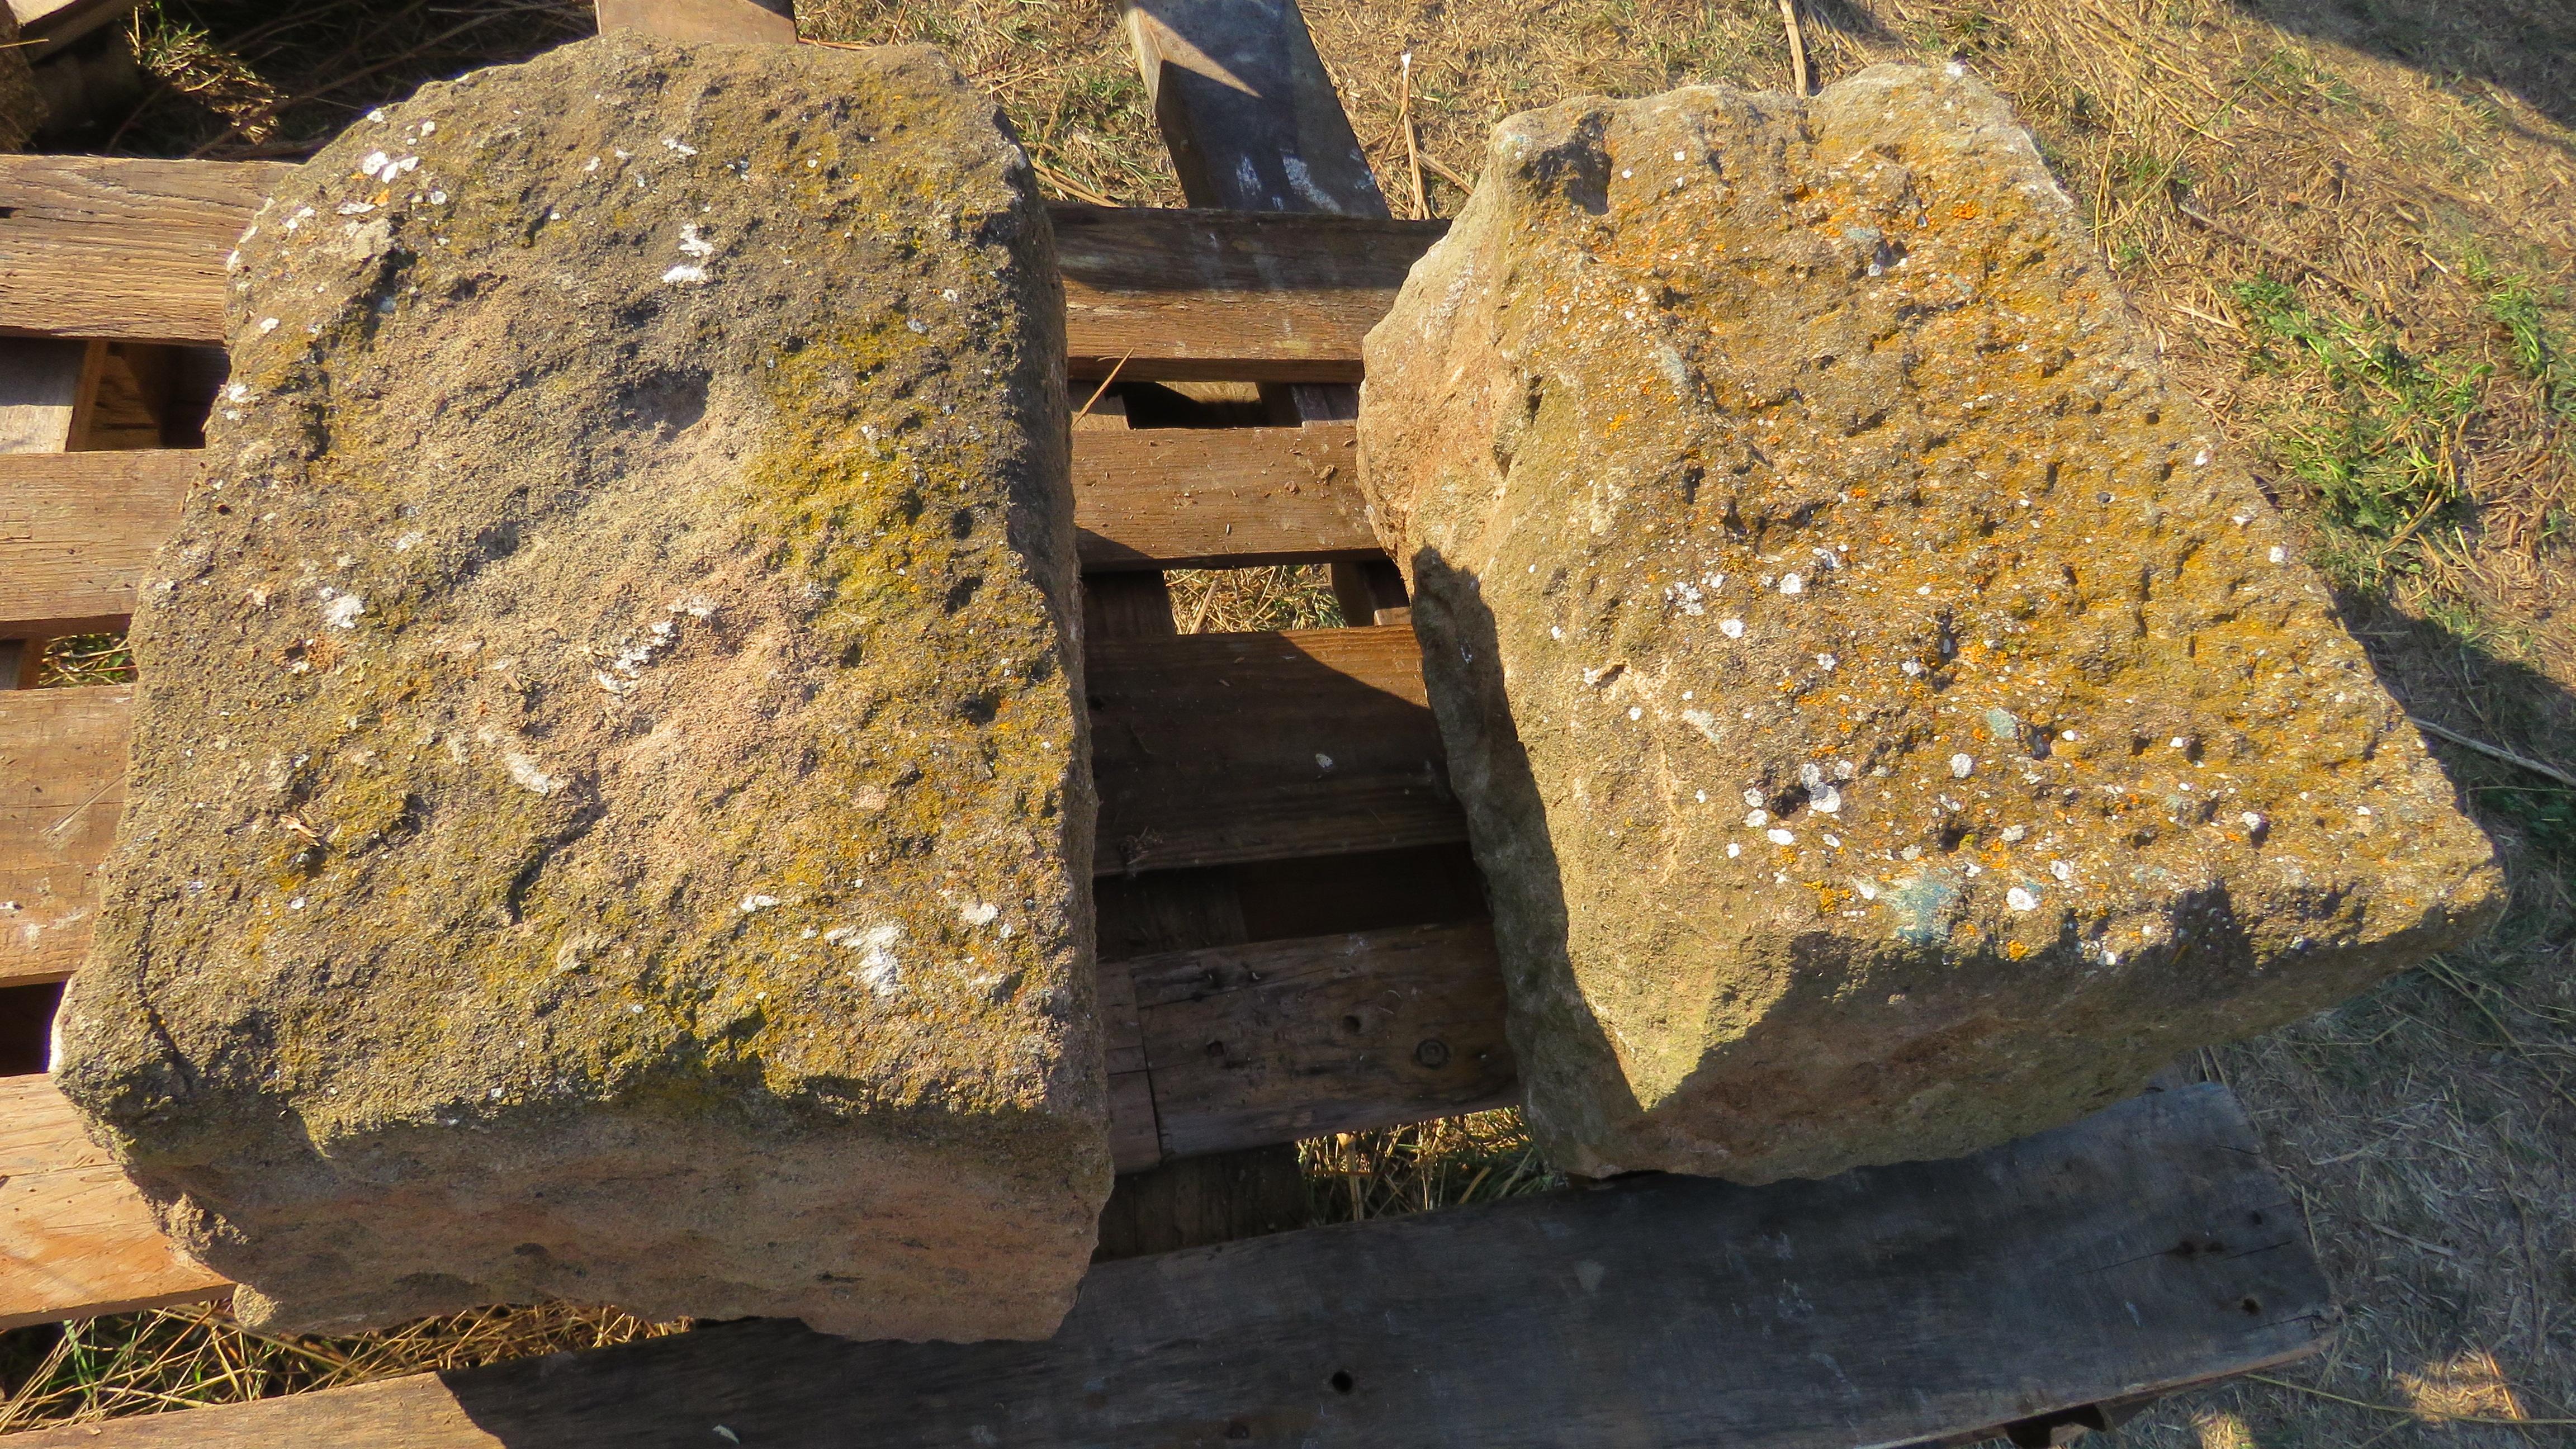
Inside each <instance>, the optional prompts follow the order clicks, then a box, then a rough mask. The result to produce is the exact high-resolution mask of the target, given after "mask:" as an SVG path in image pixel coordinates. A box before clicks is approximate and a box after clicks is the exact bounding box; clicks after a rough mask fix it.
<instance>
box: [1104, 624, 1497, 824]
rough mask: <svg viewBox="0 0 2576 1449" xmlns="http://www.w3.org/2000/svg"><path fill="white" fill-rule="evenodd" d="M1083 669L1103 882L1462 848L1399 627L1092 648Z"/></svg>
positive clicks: (1414, 663)
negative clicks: (1190, 869) (1237, 865)
mask: <svg viewBox="0 0 2576 1449" xmlns="http://www.w3.org/2000/svg"><path fill="white" fill-rule="evenodd" d="M1089 658H1090V662H1089V666H1088V667H1089V675H1088V678H1087V679H1086V681H1085V683H1086V687H1087V688H1088V689H1089V691H1090V694H1091V701H1092V732H1091V758H1092V773H1093V775H1094V776H1095V777H1096V778H1097V779H1098V780H1099V781H1100V833H1099V845H1098V850H1099V862H1098V868H1099V870H1100V871H1101V872H1102V873H1103V874H1109V873H1112V872H1116V871H1122V870H1159V869H1169V868H1174V867H1180V866H1191V865H1214V864H1220V863H1223V862H1227V861H1238V860H1269V859H1279V858H1283V857H1289V856H1300V855H1336V854H1342V853H1346V852H1351V851H1362V850H1386V849H1392V848H1395V847H1397V846H1405V845H1428V844H1436V843H1441V842H1447V841H1455V840H1463V839H1465V838H1466V821H1465V817H1464V816H1462V815H1461V814H1460V813H1459V810H1458V804H1457V800H1456V798H1455V797H1454V796H1452V795H1451V794H1450V792H1449V785H1448V778H1447V775H1446V773H1445V770H1446V767H1445V765H1444V764H1443V762H1442V757H1441V752H1440V732H1439V727H1438V726H1437V725H1436V724H1435V723H1434V722H1433V721H1432V718H1431V709H1430V705H1429V703H1428V700H1427V697H1426V696H1425V694H1424V692H1423V686H1422V661H1421V655H1420V651H1419V649H1418V647H1417V646H1416V644H1415V643H1414V639H1413V631H1412V629H1411V628H1410V627H1406V626H1402V625H1398V626H1394V627H1388V628H1367V629H1303V630H1292V631H1289V632H1286V633H1278V634H1192V635H1186V636H1183V637H1181V638H1177V639H1167V640H1158V641H1152V642H1136V643H1128V642H1119V641H1102V642H1100V643H1097V644H1095V645H1093V646H1092V648H1091V650H1090V655H1089Z"/></svg>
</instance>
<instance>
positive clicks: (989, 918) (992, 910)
mask: <svg viewBox="0 0 2576 1449" xmlns="http://www.w3.org/2000/svg"><path fill="white" fill-rule="evenodd" d="M1001 914H1002V908H1001V907H1000V906H997V905H995V904H993V903H992V902H991V901H977V902H975V903H974V904H973V905H970V906H964V907H960V908H959V910H958V912H957V919H958V920H959V921H961V922H963V923H965V924H966V925H969V926H989V925H991V924H993V922H994V921H995V920H996V919H998V918H999V917H1000V916H1001Z"/></svg>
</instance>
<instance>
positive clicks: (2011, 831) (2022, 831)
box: [2004, 825, 2030, 845]
mask: <svg viewBox="0 0 2576 1449" xmlns="http://www.w3.org/2000/svg"><path fill="white" fill-rule="evenodd" d="M2028 834H2030V827H2029V826H2027V825H2007V826H2005V827H2004V844H2006V845H2019V844H2021V839H2022V837H2023V836H2025V835H2028Z"/></svg>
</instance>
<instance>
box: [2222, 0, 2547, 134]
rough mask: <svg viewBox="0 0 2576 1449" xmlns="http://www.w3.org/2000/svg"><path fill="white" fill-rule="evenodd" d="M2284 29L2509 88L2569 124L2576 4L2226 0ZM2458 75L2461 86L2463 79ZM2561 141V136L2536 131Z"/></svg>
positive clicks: (2472, 85)
mask: <svg viewBox="0 0 2576 1449" xmlns="http://www.w3.org/2000/svg"><path fill="white" fill-rule="evenodd" d="M2235 4H2236V7H2237V8H2238V9H2239V10H2241V11H2243V12H2245V13H2246V14H2248V15H2252V16H2254V17H2256V18H2258V19H2261V20H2265V21H2268V22H2270V23H2271V24H2274V25H2277V26H2279V27H2280V28H2281V29H2283V30H2285V31H2288V32H2290V33H2291V34H2293V35H2300V36H2305V37H2307V38H2309V39H2311V40H2323V41H2328V42H2332V43H2334V44H2337V45H2345V46H2350V47H2351V48H2352V49H2354V50H2358V51H2363V52H2366V53H2368V54H2371V55H2376V56H2380V57H2382V58H2384V59H2387V60H2392V61H2395V62H2397V63H2398V64H2400V65H2403V66H2406V67H2408V68H2410V69H2413V70H2416V71H2420V72H2422V73H2423V74H2424V75H2425V76H2426V77H2427V78H2428V79H2430V80H2432V81H2433V82H2434V83H2436V84H2438V85H2448V86H2452V87H2455V88H2462V89H2466V90H2467V91H2468V92H2469V93H2470V94H2472V95H2474V94H2476V92H2477V90H2478V88H2479V87H2480V86H2482V85H2484V86H2494V87H2497V88H2500V89H2502V90H2506V91H2509V92H2511V93H2513V94H2514V95H2516V96H2519V97H2520V98H2521V99H2522V100H2524V101H2525V102H2527V103H2529V104H2530V105H2531V106H2532V107H2533V108H2535V109H2537V110H2539V111H2541V112H2543V113H2544V114H2546V115H2547V116H2548V117H2549V118H2550V119H2552V120H2554V121H2556V122H2558V123H2559V124H2561V125H2565V126H2576V8H2570V7H2569V6H2568V5H2567V4H2566V3H2565V0H2235ZM2464 82H2465V83H2466V84H2465V86H2463V83H2464ZM2534 139H2541V140H2547V141H2550V142H2551V143H2552V144H2555V145H2559V146H2565V145H2566V144H2567V143H2566V141H2565V139H2564V138H2562V137H2536V138H2534Z"/></svg>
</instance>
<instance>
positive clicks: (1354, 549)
mask: <svg viewBox="0 0 2576 1449" xmlns="http://www.w3.org/2000/svg"><path fill="white" fill-rule="evenodd" d="M1358 473H1359V438H1358V430H1357V429H1356V428H1353V427H1352V426H1350V425H1348V424H1332V425H1327V426H1323V427H1315V428H1147V429H1139V430H1136V431H1133V432H1078V433H1076V434H1075V435H1074V439H1073V507H1074V525H1075V526H1076V527H1077V528H1079V529H1080V530H1081V535H1080V539H1079V546H1080V548H1081V553H1082V567H1083V571H1084V572H1086V573H1104V572H1109V571H1113V570H1118V569H1132V568H1243V567H1247V566H1251V565H1255V564H1281V563H1323V562H1328V561H1331V560H1333V559H1342V558H1381V557H1384V552H1383V550H1382V549H1380V548H1379V546H1378V541H1377V535H1376V533H1375V532H1373V531H1372V530H1371V529H1370V528H1369V526H1368V520H1367V519H1366V518H1365V517H1363V516H1361V512H1360V502H1359V478H1358ZM5 476H6V475H5V474H0V477H5ZM0 486H5V484H0ZM5 547H6V545H5V544H0V548H5Z"/></svg>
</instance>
